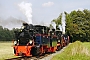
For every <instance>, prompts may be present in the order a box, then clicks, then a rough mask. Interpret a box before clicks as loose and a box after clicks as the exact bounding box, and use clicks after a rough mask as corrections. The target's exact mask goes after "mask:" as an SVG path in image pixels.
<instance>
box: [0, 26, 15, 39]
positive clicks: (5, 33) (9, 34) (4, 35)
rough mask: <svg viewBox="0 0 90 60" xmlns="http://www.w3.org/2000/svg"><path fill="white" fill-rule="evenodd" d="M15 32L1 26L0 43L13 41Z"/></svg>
mask: <svg viewBox="0 0 90 60" xmlns="http://www.w3.org/2000/svg"><path fill="white" fill-rule="evenodd" d="M15 30H16V29H15V28H14V29H13V30H9V29H7V28H3V27H2V26H0V41H10V40H13V39H14V31H15Z"/></svg>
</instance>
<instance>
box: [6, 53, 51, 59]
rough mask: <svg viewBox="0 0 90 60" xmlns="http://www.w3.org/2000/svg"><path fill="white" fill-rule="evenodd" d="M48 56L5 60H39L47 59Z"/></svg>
mask: <svg viewBox="0 0 90 60" xmlns="http://www.w3.org/2000/svg"><path fill="white" fill-rule="evenodd" d="M48 55H50V54H44V55H41V56H33V57H18V58H10V59H5V60H40V59H42V58H44V57H47V56H48Z"/></svg>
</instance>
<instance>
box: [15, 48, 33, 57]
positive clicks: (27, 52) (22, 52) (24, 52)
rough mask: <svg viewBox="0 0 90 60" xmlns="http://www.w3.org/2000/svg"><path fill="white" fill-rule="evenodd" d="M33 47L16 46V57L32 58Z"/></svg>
mask: <svg viewBox="0 0 90 60" xmlns="http://www.w3.org/2000/svg"><path fill="white" fill-rule="evenodd" d="M31 48H32V46H14V54H15V56H32V54H31Z"/></svg>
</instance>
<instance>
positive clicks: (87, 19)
mask: <svg viewBox="0 0 90 60" xmlns="http://www.w3.org/2000/svg"><path fill="white" fill-rule="evenodd" d="M65 15H66V32H67V33H69V34H70V35H71V37H72V38H73V41H76V40H78V39H79V40H80V41H89V39H90V11H89V10H86V9H85V10H83V11H80V10H78V11H72V12H71V13H69V14H68V13H66V14H65Z"/></svg>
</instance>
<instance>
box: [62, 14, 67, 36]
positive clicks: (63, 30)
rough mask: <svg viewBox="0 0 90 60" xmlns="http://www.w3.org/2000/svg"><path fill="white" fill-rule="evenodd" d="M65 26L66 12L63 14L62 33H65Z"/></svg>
mask: <svg viewBox="0 0 90 60" xmlns="http://www.w3.org/2000/svg"><path fill="white" fill-rule="evenodd" d="M65 26H66V22H65V14H64V13H63V14H62V33H63V34H65Z"/></svg>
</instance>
